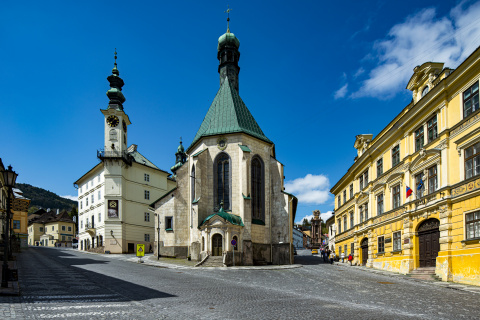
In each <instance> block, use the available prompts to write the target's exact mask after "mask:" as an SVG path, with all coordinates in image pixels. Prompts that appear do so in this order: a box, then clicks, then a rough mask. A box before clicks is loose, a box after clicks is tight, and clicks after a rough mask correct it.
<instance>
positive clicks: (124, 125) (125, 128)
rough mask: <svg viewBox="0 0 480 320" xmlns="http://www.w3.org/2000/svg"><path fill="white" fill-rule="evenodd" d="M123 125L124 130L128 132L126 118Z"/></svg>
mask: <svg viewBox="0 0 480 320" xmlns="http://www.w3.org/2000/svg"><path fill="white" fill-rule="evenodd" d="M122 125H123V131H125V132H127V123H126V122H125V120H122Z"/></svg>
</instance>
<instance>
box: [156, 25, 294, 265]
mask: <svg viewBox="0 0 480 320" xmlns="http://www.w3.org/2000/svg"><path fill="white" fill-rule="evenodd" d="M239 47H240V41H239V40H238V38H237V37H236V36H235V35H234V34H233V33H231V32H230V29H229V28H227V32H226V33H225V34H223V35H222V36H220V38H219V39H218V47H217V51H218V53H217V59H218V60H219V67H218V72H219V74H220V89H219V90H218V92H217V94H216V96H215V98H214V99H213V102H212V104H211V105H210V108H209V109H208V111H207V113H206V116H205V118H204V120H203V122H202V123H201V125H200V128H199V129H198V132H197V133H196V135H195V137H194V138H193V141H192V143H191V144H190V146H189V147H188V148H187V149H186V150H185V149H184V147H183V145H182V142H180V146H179V147H178V149H177V152H176V163H175V165H174V166H173V167H172V168H171V170H172V172H173V173H174V179H175V180H176V186H175V187H174V188H173V189H172V190H171V191H169V192H167V193H166V194H165V195H163V196H161V197H160V198H159V199H158V200H156V201H155V202H154V203H153V204H152V205H151V206H152V208H153V210H155V226H156V228H157V230H156V231H157V232H156V233H155V253H156V254H159V255H160V256H166V257H177V258H187V257H188V258H189V259H191V260H194V261H199V263H198V265H206V264H207V263H208V261H214V260H216V261H219V264H218V265H220V266H229V265H266V264H291V263H293V239H292V237H293V224H294V219H295V212H296V208H297V203H298V200H297V198H296V197H295V196H294V195H291V194H288V193H286V192H285V191H284V166H283V164H282V163H281V162H279V161H278V160H277V158H276V154H275V144H274V143H273V142H272V141H271V140H270V139H269V138H267V136H266V135H265V133H264V132H263V131H262V129H261V128H260V126H259V125H258V123H257V122H256V121H255V119H254V117H253V115H252V114H251V113H250V111H249V109H248V108H247V106H246V105H245V103H244V102H243V100H242V99H241V97H240V95H239V72H240V67H239V65H238V62H239V59H240V52H239ZM158 250H159V251H158Z"/></svg>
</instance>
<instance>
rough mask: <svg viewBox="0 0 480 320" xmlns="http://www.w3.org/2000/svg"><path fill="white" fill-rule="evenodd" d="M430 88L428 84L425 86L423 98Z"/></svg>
mask: <svg viewBox="0 0 480 320" xmlns="http://www.w3.org/2000/svg"><path fill="white" fill-rule="evenodd" d="M429 90H430V88H429V87H428V86H425V88H423V90H422V98H423V97H424V96H425V95H426V94H427V93H428V91H429Z"/></svg>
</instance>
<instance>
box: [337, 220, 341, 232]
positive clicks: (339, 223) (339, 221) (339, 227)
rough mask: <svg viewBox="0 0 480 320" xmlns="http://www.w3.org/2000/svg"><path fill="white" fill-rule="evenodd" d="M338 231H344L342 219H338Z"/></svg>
mask: <svg viewBox="0 0 480 320" xmlns="http://www.w3.org/2000/svg"><path fill="white" fill-rule="evenodd" d="M338 233H342V220H340V219H338Z"/></svg>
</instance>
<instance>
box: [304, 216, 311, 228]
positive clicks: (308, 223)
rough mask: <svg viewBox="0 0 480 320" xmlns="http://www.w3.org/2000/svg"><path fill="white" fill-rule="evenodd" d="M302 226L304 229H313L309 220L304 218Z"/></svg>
mask: <svg viewBox="0 0 480 320" xmlns="http://www.w3.org/2000/svg"><path fill="white" fill-rule="evenodd" d="M302 226H303V227H311V226H312V223H311V222H310V221H309V220H308V219H307V218H303V221H302Z"/></svg>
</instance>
